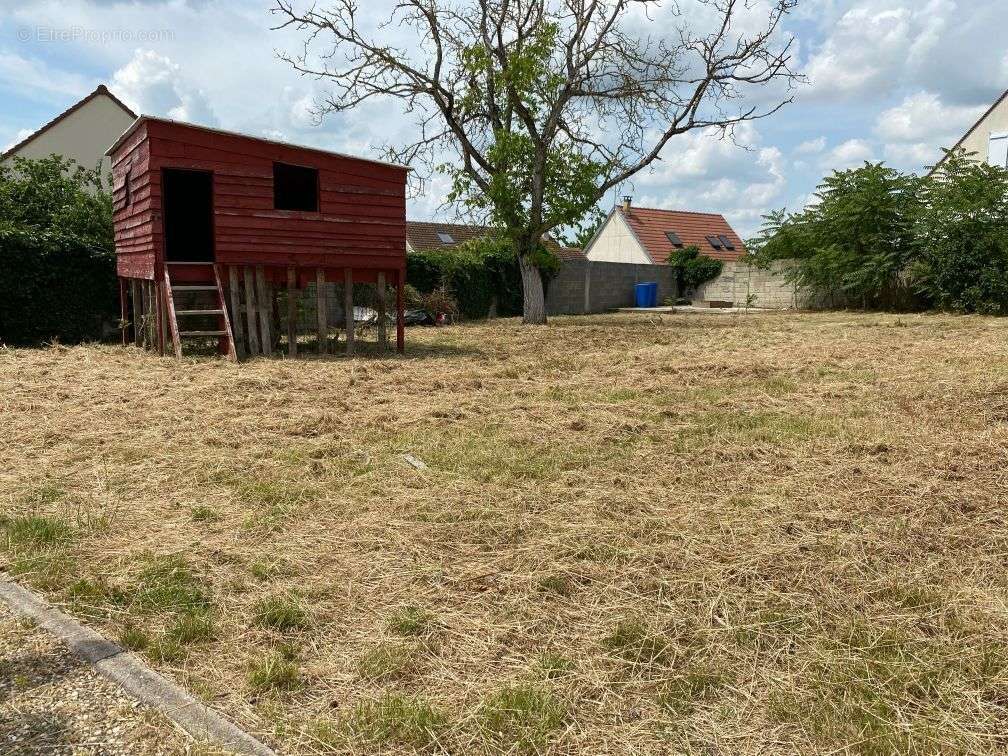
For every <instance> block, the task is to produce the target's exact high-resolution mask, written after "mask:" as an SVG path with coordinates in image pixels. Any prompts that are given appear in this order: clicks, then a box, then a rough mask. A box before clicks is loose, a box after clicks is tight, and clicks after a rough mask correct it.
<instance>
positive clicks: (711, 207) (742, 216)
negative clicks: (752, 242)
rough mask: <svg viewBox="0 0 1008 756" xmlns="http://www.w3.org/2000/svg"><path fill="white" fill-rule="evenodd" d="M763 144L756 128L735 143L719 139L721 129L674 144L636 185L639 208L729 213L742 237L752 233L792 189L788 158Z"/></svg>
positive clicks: (745, 127) (744, 129)
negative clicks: (765, 214) (788, 190)
mask: <svg viewBox="0 0 1008 756" xmlns="http://www.w3.org/2000/svg"><path fill="white" fill-rule="evenodd" d="M761 142H762V137H761V135H760V133H759V131H758V130H757V128H756V126H755V125H754V124H752V123H745V124H742V125H740V126H739V128H738V129H737V130H736V133H735V139H734V140H731V139H721V138H719V132H718V131H717V130H716V129H710V130H706V131H695V132H688V133H686V134H682V135H681V136H678V137H676V138H674V139H673V140H672V141H671V142H670V143H669V145H668V147H666V149H665V151H664V153H663V155H662V160H661V161H660V162H659V163H657V164H656V165H655V166H654V168H653V170H651V171H648V172H646V173H643V174H639V175H638V176H637V177H635V178H634V179H633V181H632V184H633V187H634V190H635V191H636V192H638V195H639V196H638V198H637V199H636V200H635V202H636V204H638V205H641V206H644V207H647V206H652V207H661V208H667V209H675V210H696V211H700V212H715V213H723V214H724V215H725V216H726V217H727V218H728V220H729V222H731V223H732V224H733V225H735V226H736V230H737V231H739V233H741V234H743V235H746V234H748V233H751V232H752V231H753V230H755V229H756V228H757V227H758V226H759V219H760V216H761V215H763V213H765V212H766V210H767V208H768V207H772V206H773V203H774V202H776V201H778V199H779V198H780V196H781V194H782V192H783V190H784V187H785V186H786V183H787V178H786V167H785V162H786V161H785V159H784V155H783V153H782V152H781V150H780V149H779V148H778V147H774V146H764V145H762V144H761ZM626 189H627V190H628V193H632V192H630V191H629V187H626Z"/></svg>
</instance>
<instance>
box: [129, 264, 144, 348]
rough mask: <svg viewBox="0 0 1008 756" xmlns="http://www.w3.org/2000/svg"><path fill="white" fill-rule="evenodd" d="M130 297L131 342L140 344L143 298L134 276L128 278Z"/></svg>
mask: <svg viewBox="0 0 1008 756" xmlns="http://www.w3.org/2000/svg"><path fill="white" fill-rule="evenodd" d="M130 298H131V299H132V300H133V343H134V344H135V345H136V346H140V340H141V338H143V332H142V331H141V330H140V322H141V318H142V316H143V298H142V297H141V296H140V285H139V282H138V281H137V280H136V279H135V278H131V279H130Z"/></svg>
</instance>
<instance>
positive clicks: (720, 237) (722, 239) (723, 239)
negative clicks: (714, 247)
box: [718, 234, 735, 249]
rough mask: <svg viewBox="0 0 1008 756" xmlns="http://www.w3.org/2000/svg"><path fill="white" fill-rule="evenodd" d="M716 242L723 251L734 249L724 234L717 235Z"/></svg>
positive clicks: (733, 245)
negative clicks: (719, 243)
mask: <svg viewBox="0 0 1008 756" xmlns="http://www.w3.org/2000/svg"><path fill="white" fill-rule="evenodd" d="M718 241H719V242H721V246H722V247H724V248H725V249H735V244H734V243H733V242H732V240H731V239H729V238H728V237H727V236H725V235H724V234H718Z"/></svg>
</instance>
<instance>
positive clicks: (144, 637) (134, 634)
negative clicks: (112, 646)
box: [119, 622, 151, 651]
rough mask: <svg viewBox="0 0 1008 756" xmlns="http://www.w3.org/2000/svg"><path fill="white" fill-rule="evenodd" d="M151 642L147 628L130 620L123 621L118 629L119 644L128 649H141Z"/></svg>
mask: <svg viewBox="0 0 1008 756" xmlns="http://www.w3.org/2000/svg"><path fill="white" fill-rule="evenodd" d="M150 642H151V638H150V635H149V634H148V632H147V630H146V629H144V628H142V627H140V626H139V625H135V624H133V623H132V622H127V623H125V624H124V625H123V626H122V627H121V628H120V629H119V645H120V646H122V647H123V648H128V649H129V650H130V651H143V650H144V649H146V648H147V647H148V646H149V645H150Z"/></svg>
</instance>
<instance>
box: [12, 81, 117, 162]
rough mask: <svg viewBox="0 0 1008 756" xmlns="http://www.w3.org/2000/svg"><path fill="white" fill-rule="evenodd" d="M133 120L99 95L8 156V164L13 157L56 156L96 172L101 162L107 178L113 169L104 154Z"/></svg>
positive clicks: (110, 101)
mask: <svg viewBox="0 0 1008 756" xmlns="http://www.w3.org/2000/svg"><path fill="white" fill-rule="evenodd" d="M133 120H134V119H133V117H132V116H131V115H130V114H129V113H126V112H125V111H124V110H123V109H122V108H121V107H119V106H118V105H117V104H116V103H115V102H114V101H113V100H112V98H110V97H107V96H106V95H98V96H96V97H94V98H92V99H91V100H90V101H88V102H86V103H85V104H84V105H82V106H81V107H79V108H77V110H75V111H74V112H73V113H71V114H70V115H68V116H67V117H66V118H64V119H63V120H61V121H59V122H58V123H56V124H55V125H53V126H52V127H51V128H49V129H46V130H45V131H43V132H42V133H41V134H39V135H38V136H36V137H35V138H34V139H32V140H31V141H30V142H28V144H26V145H24V146H23V147H21V148H20V149H19V150H17V151H16V152H14V153H13V154H11V155H10V156H8V158H7V161H9V160H10V159H12V158H14V157H23V158H44V157H49V155H52V154H53V153H55V154H57V155H62V156H63V157H66V158H70V159H72V160H75V161H76V162H77V163H78V164H79V165H81V166H83V167H84V168H94V167H95V166H96V165H98V163H99V161H100V162H101V163H102V168H103V171H105V173H106V174H107V173H108V172H109V171H110V170H111V169H110V163H109V159H108V158H107V157H105V150H107V149H108V148H109V147H110V146H111V145H112V143H113V142H114V141H115V140H116V139H118V138H119V136H120V135H121V134H122V133H123V132H124V131H126V129H127V128H129V126H130V124H132V123H133ZM5 162H6V161H5Z"/></svg>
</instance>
